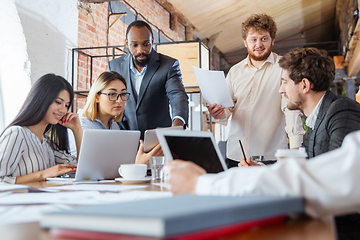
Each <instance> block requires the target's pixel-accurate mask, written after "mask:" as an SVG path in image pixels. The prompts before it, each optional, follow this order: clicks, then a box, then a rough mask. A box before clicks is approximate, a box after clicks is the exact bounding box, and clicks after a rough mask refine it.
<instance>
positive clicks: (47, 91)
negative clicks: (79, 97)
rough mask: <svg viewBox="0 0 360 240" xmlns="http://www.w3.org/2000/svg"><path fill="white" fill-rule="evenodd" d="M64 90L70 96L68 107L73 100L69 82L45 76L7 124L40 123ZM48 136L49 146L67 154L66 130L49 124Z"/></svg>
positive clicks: (27, 124) (61, 78)
mask: <svg viewBox="0 0 360 240" xmlns="http://www.w3.org/2000/svg"><path fill="white" fill-rule="evenodd" d="M62 90H66V91H67V92H68V93H69V95H70V104H69V107H68V109H69V108H70V106H71V105H72V102H73V99H74V91H73V89H72V87H71V85H70V84H69V82H68V81H67V80H66V79H65V78H63V77H61V76H57V75H55V74H52V73H50V74H46V75H44V76H42V77H40V78H39V79H38V80H37V81H36V82H35V84H34V85H33V86H32V88H31V89H30V92H29V94H28V96H27V97H26V99H25V102H24V104H23V105H22V107H21V109H20V111H19V113H18V114H17V115H16V117H15V119H14V120H13V121H12V122H11V123H10V124H9V126H7V128H8V127H11V126H15V125H17V126H33V125H36V124H38V123H40V122H41V120H43V118H44V117H45V115H46V112H47V110H48V109H49V106H50V105H51V104H52V103H53V102H54V101H55V100H56V99H57V97H58V96H59V94H60V92H61V91H62ZM47 132H48V133H51V134H50V135H49V138H50V140H51V141H50V144H51V145H56V146H57V147H58V148H59V149H60V150H65V151H67V152H69V142H68V134H67V129H66V128H65V127H64V126H62V125H60V124H55V125H53V124H49V125H48V126H47V127H46V129H45V132H44V134H45V133H47Z"/></svg>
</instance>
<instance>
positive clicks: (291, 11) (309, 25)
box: [168, 0, 336, 64]
mask: <svg viewBox="0 0 360 240" xmlns="http://www.w3.org/2000/svg"><path fill="white" fill-rule="evenodd" d="M168 2H170V3H171V4H172V5H173V6H174V7H175V8H176V9H177V10H178V11H179V12H181V13H182V14H183V15H184V16H185V17H186V18H187V19H188V20H189V21H190V22H191V23H192V24H193V25H194V26H195V31H194V34H195V35H196V36H198V37H199V38H201V39H204V38H210V37H211V36H212V35H214V34H216V33H218V32H220V34H219V36H218V38H217V40H216V42H215V46H216V47H217V48H218V49H219V50H220V51H221V52H222V53H223V54H224V55H225V58H226V59H227V60H228V62H229V63H231V64H234V63H236V62H238V61H240V60H241V59H242V58H244V56H245V55H246V50H245V49H244V45H243V40H242V37H241V23H242V22H244V21H245V20H246V18H248V17H249V16H250V15H251V14H253V13H266V14H268V15H270V16H272V17H273V18H274V19H275V21H276V23H277V27H278V33H277V37H276V41H275V46H274V51H275V52H278V53H279V54H284V53H286V52H287V51H289V50H290V49H291V48H294V47H297V46H299V47H301V46H304V44H306V43H310V45H311V44H312V46H315V47H316V46H317V44H319V42H329V41H334V39H336V36H334V35H335V34H334V22H335V4H336V0H205V1H204V0H168ZM328 44H331V43H328Z"/></svg>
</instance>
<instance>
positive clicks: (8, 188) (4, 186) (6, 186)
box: [0, 183, 29, 192]
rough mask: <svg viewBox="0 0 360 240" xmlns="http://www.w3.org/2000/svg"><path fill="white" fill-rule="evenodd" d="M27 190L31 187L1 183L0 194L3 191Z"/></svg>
mask: <svg viewBox="0 0 360 240" xmlns="http://www.w3.org/2000/svg"><path fill="white" fill-rule="evenodd" d="M27 188H29V187H28V186H25V185H19V184H8V183H0V192H1V191H11V190H18V189H27Z"/></svg>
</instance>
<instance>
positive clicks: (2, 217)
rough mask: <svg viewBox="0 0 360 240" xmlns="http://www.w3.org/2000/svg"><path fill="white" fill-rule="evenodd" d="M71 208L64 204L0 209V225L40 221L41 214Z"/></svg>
mask: <svg viewBox="0 0 360 240" xmlns="http://www.w3.org/2000/svg"><path fill="white" fill-rule="evenodd" d="M70 208H71V207H70V206H68V205H64V204H52V205H32V206H25V205H20V206H19V205H17V206H11V207H0V225H2V224H15V223H25V222H37V221H40V219H41V217H42V213H44V212H55V211H60V210H64V209H70Z"/></svg>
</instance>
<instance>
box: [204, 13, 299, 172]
mask: <svg viewBox="0 0 360 240" xmlns="http://www.w3.org/2000/svg"><path fill="white" fill-rule="evenodd" d="M242 27H243V28H242V37H243V40H244V44H245V47H246V48H247V51H248V56H247V58H246V59H244V60H243V61H241V62H240V63H238V64H236V65H234V66H233V67H232V68H231V69H230V71H229V73H228V75H227V78H226V80H227V84H228V87H229V91H230V94H231V97H232V99H233V102H234V107H232V108H223V107H222V106H221V105H217V104H216V103H213V104H211V105H210V106H209V107H208V109H209V112H210V114H211V116H212V117H213V118H214V121H215V122H217V123H220V124H223V125H226V124H227V122H228V119H229V117H230V116H232V119H231V123H230V124H231V125H230V131H229V132H230V133H229V138H228V141H227V163H228V165H229V167H234V166H237V165H238V163H239V162H240V160H241V158H242V154H241V151H240V146H239V140H241V141H242V144H243V146H244V151H245V153H246V156H265V159H266V160H275V151H276V149H278V148H287V137H286V132H287V134H288V136H289V139H290V148H298V147H300V146H301V143H302V138H303V135H304V134H305V131H304V129H303V125H302V120H301V117H300V115H301V113H300V111H289V110H288V109H286V104H287V102H286V98H284V97H283V96H281V95H280V94H279V93H278V90H279V87H280V84H281V72H282V70H281V68H280V67H279V64H278V61H279V59H280V57H279V56H278V55H277V54H276V53H273V52H272V46H273V45H274V41H275V36H276V31H277V28H276V23H275V21H274V20H273V18H272V17H270V16H268V15H266V14H254V15H251V16H250V17H249V18H248V19H247V20H246V21H245V22H244V23H243V24H242ZM284 115H285V118H284ZM285 122H286V127H285ZM284 129H285V130H286V132H285V130H284Z"/></svg>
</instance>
